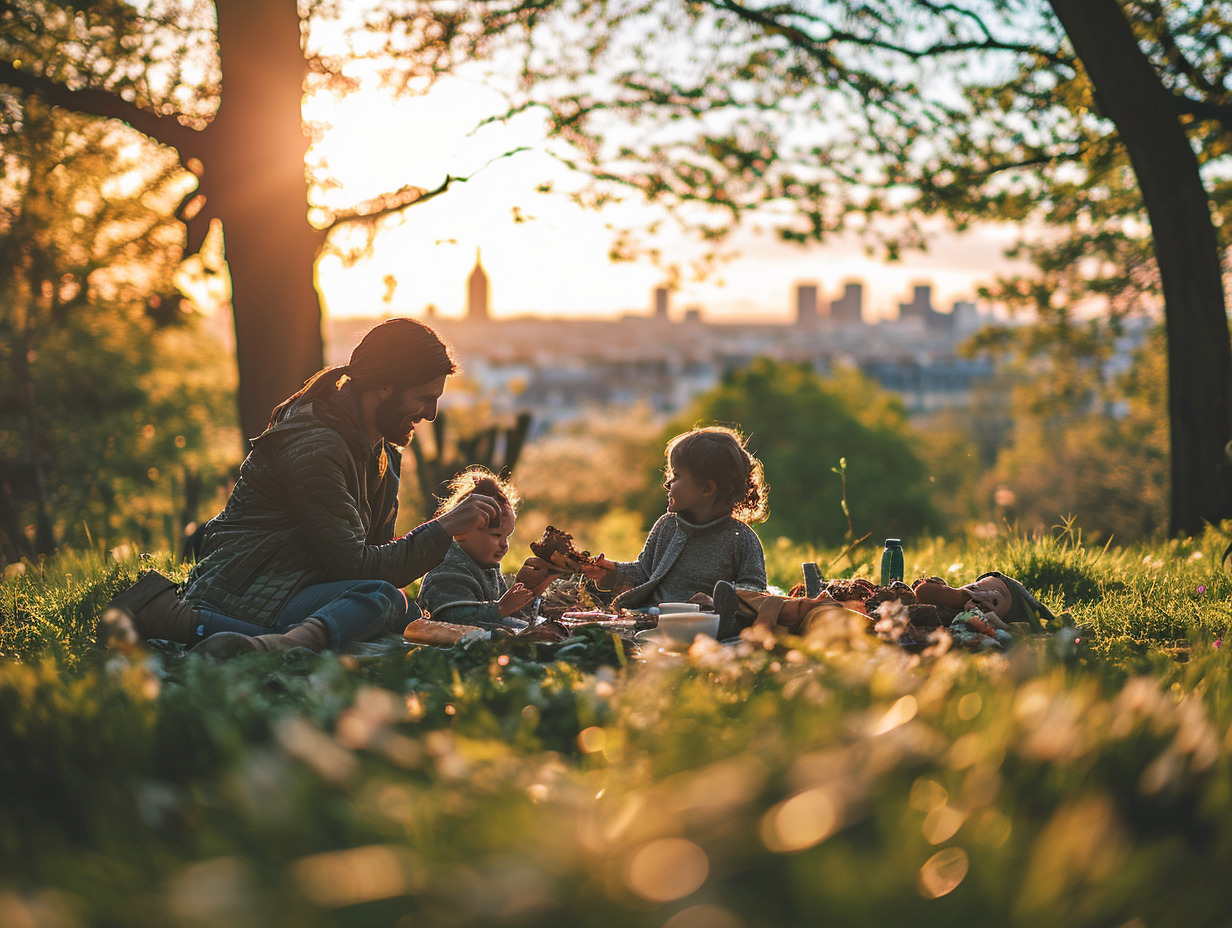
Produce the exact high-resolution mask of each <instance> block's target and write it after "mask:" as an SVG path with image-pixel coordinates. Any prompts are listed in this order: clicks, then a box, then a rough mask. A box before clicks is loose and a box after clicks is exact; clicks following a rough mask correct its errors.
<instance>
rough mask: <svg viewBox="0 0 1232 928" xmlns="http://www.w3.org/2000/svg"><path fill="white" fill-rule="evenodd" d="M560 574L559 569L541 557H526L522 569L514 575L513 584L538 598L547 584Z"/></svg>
mask: <svg viewBox="0 0 1232 928" xmlns="http://www.w3.org/2000/svg"><path fill="white" fill-rule="evenodd" d="M560 574H561V571H560V568H558V567H556V566H554V565H552V564H550V563H549V562H547V561H545V560H544V559H543V558H541V557H533V556H532V557H528V558H527V559H526V560H525V561H523V562H522V567H521V568H520V569H519V570H518V572H517V574H515V575H514V578H513V579H514V582H515V583H516V584H521V585H522V586H524V587H526V588H527V589H528V590H530V591H531V593H532V594H534V595H535V596H538V595H539V594H540V593H542V592H543V591H544V590H546V589H547V588H548V584H549V583H551V582H552V580H553V579H554V578H556V577H559V576H560Z"/></svg>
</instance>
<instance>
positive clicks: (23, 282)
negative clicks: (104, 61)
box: [0, 105, 235, 561]
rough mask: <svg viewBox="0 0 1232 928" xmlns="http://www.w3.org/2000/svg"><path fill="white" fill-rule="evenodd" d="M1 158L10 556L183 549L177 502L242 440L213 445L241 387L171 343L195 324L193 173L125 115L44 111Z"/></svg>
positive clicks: (2, 442)
mask: <svg viewBox="0 0 1232 928" xmlns="http://www.w3.org/2000/svg"><path fill="white" fill-rule="evenodd" d="M4 167H5V176H4V178H3V181H2V182H0V191H3V196H2V197H0V561H16V560H18V559H20V558H21V557H24V556H29V555H42V554H49V553H51V552H52V551H53V550H54V549H55V548H56V547H57V546H58V545H59V544H61V543H62V542H63V541H64V540H66V539H72V540H73V541H75V542H77V543H78V544H83V543H87V542H89V541H91V540H93V541H104V540H115V539H117V538H127V539H135V540H140V541H142V542H143V543H145V544H149V543H150V542H151V541H153V540H155V539H157V541H158V542H159V543H160V546H161V545H165V544H167V543H168V542H172V543H174V541H175V540H176V539H177V537H178V535H179V529H180V525H179V524H178V522H179V519H180V518H181V516H182V513H181V512H177V511H175V510H174V509H173V506H175V507H177V508H179V509H180V510H185V509H191V508H192V507H191V505H190V500H189V496H190V495H191V494H192V493H194V492H195V493H200V492H203V491H204V489H205V485H206V484H211V485H212V484H214V483H216V482H217V478H218V477H219V475H221V474H223V473H225V472H226V471H227V469H228V468H229V466H230V465H231V464H232V463H233V462H232V460H231V459H232V457H233V454H234V450H235V445H234V443H233V442H232V441H222V442H220V441H219V440H218V438H219V436H220V435H225V434H226V429H227V426H228V425H229V424H230V421H231V417H230V416H229V415H227V411H226V401H227V400H228V399H229V398H230V396H231V393H230V388H231V387H232V384H231V382H230V380H229V379H228V378H227V377H226V376H221V377H220V376H219V373H218V372H217V371H216V370H215V371H208V372H207V373H205V374H204V375H200V373H199V372H200V371H201V370H202V368H207V369H208V367H209V366H211V365H213V366H217V365H218V364H219V363H220V362H221V352H218V353H215V352H212V351H211V350H210V346H209V342H208V340H205V339H202V338H200V337H199V336H198V337H195V338H192V337H189V338H181V337H177V333H178V332H181V331H182V332H191V330H192V322H191V320H190V319H189V318H188V317H186V316H185V314H184V313H182V312H181V310H180V300H179V297H178V294H177V293H176V291H175V287H174V285H173V282H172V281H173V277H174V274H175V272H176V268H177V261H178V258H179V250H178V248H176V247H174V243H175V240H176V239H177V238H178V230H177V228H176V225H175V222H174V219H173V210H174V205H175V203H176V202H177V200H178V199H179V198H180V196H181V195H182V193H183V190H184V186H185V177H184V175H183V172H182V171H180V170H179V169H178V166H177V165H176V163H175V158H174V157H173V156H170V155H169V154H168V153H165V152H164V153H163V157H161V158H154V159H150V158H149V157H148V152H147V151H146V150H145V147H144V146H143V145H142V144H141V142H140V140H139V138H138V137H137V134H136V133H134V132H133V131H132V130H130V129H128V128H126V127H124V126H120V125H118V124H115V123H105V122H100V121H99V120H91V119H83V118H81V117H76V116H73V115H71V114H67V113H63V112H52V111H49V110H47V109H46V108H44V107H42V106H39V105H31V106H28V107H27V108H26V111H25V113H24V118H23V120H22V123H21V126H20V128H19V129H15V130H14V131H12V132H10V133H9V134H8V135H7V136H6V137H5V160H4ZM194 374H197V376H195V377H194ZM173 483H174V484H175V485H176V486H175V489H174V490H172V489H171V485H172V484H173ZM173 498H174V499H173ZM193 517H195V514H191V513H190V514H189V515H188V516H187V518H193Z"/></svg>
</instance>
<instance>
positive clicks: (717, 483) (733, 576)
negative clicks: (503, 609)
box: [582, 426, 768, 609]
mask: <svg viewBox="0 0 1232 928" xmlns="http://www.w3.org/2000/svg"><path fill="white" fill-rule="evenodd" d="M666 457H667V480H666V481H665V483H664V487H665V488H666V489H667V512H666V513H664V514H663V515H662V516H661V517H660V518H659V520H658V521H657V522H655V524H654V527H653V528H652V529H651V530H650V535H649V536H647V538H646V544H645V545H644V546H643V547H642V553H641V554H639V555H638V558H637V560H636V561H628V562H615V561H611V560H608V559H607V558H605V557H603V556H602V555H600V557H599V558H598V559H597V563H596V564H595V565H594V566H590V567H586V568H583V571H582V572H583V573H584V574H585V575H586V576H587V578H588V579H590V580H592V581H593V582H594V583H595V584H596V585H597V586H598V587H599V589H600V590H604V591H611V592H613V593H616V594H617V595H616V597H615V598H614V599H613V600H612V606H613V607H616V608H619V607H624V608H631V609H632V608H640V607H646V606H655V605H658V604H659V603H664V602H695V603H700V604H701V605H702V606H703V607H705V608H710V607H711V606H712V605H713V601H712V598H711V594H712V591H713V590H714V589H715V587H716V585H717V584H719V583H721V582H722V583H726V584H730V585H731V586H735V587H739V588H743V589H751V590H761V591H764V590H765V589H766V556H765V552H764V551H763V550H762V547H761V540H760V539H759V538H758V537H757V533H756V532H754V531H753V529H751V528H750V527H749V525H748V523H749V522H751V521H761V520H762V519H765V517H766V511H767V491H768V487H767V486H766V483H765V478H764V475H763V473H762V465H761V462H760V461H759V460H757V458H756V457H754V456H753V455H752V454H750V453H749V452H748V451H747V450H745V447H744V440H743V438H742V437H741V435H740V434H739V433H738V432H736V431H735V430H733V429H729V428H723V427H720V426H711V427H708V428H696V429H693V430H692V431H689V432H685V433H684V434H682V435H677V436H676V437H675V438H673V439H672V440H671V441H670V442H668V444H667V451H666Z"/></svg>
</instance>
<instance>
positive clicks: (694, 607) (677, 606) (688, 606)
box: [659, 603, 702, 615]
mask: <svg viewBox="0 0 1232 928" xmlns="http://www.w3.org/2000/svg"><path fill="white" fill-rule="evenodd" d="M701 611H702V607H701V606H699V605H698V604H697V603H659V615H674V614H675V613H678V612H701Z"/></svg>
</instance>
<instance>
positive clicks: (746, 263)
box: [309, 80, 1014, 321]
mask: <svg viewBox="0 0 1232 928" xmlns="http://www.w3.org/2000/svg"><path fill="white" fill-rule="evenodd" d="M315 106H316V108H315V109H312V107H313V104H311V103H310V104H309V107H310V111H311V112H312V114H313V115H315V116H317V117H321V116H327V118H328V119H329V121H330V122H331V123H332V125H333V130H332V131H331V132H330V133H329V135H328V137H327V138H326V139H325V141H324V142H323V143H322V149H323V151H322V154H323V155H324V156H325V157H326V158H327V159H328V161H329V164H330V168H331V170H332V171H333V173H335V174H336V175H337V176H338V177H339V178H340V179H341V180H342V184H343V189H342V190H341V191H340V192H339V193H338V196H339V197H340V198H341V199H340V200H339V202H342V201H343V200H360V199H364V198H367V197H371V196H375V195H377V194H379V193H381V192H382V191H385V190H392V189H396V188H397V187H399V186H401V185H403V184H406V183H414V184H417V185H419V186H423V187H425V188H431V187H434V186H436V185H437V184H439V183H440V181H441V179H442V178H443V177H444V176H445V174H446V173H449V174H451V175H454V176H461V175H467V174H471V173H472V172H474V176H473V177H472V179H471V180H469V181H467V182H466V183H459V184H455V185H454V186H453V187H452V188H451V189H450V190H449V191H448V192H447V193H446V194H445V195H443V196H441V197H438V198H436V199H434V200H432V201H430V202H427V203H424V204H422V205H419V206H416V207H414V208H412V209H410V210H408V211H407V212H406V214H405V221H404V222H403V223H402V224H401V225H400V226H398V227H397V228H394V229H391V230H389V231H386V232H383V233H382V234H381V235H380V237H379V239H378V241H377V246H376V249H375V252H374V254H373V255H372V257H371V258H370V259H367V260H365V261H362V262H360V263H359V264H356V265H355V266H353V267H349V268H348V267H344V266H343V265H342V263H341V262H340V261H338V260H337V259H335V258H330V257H327V258H325V259H323V260H322V262H321V265H320V267H319V271H318V274H319V283H320V287H321V290H322V291H323V294H324V301H325V305H326V311H327V312H328V313H329V314H331V315H338V316H341V315H357V314H358V315H383V314H386V313H405V314H413V315H417V314H419V313H422V312H423V310H424V307H425V306H426V305H428V304H432V305H434V306H435V307H436V308H437V310H438V312H439V313H440V314H441V315H444V316H451V315H459V314H461V313H462V311H463V308H464V305H465V303H464V301H465V283H466V278H467V275H468V274H469V273H470V271H471V268H472V267H473V266H474V262H475V254H476V250H477V249H480V250H481V251H482V256H483V265H484V268H485V269H486V270H487V272H488V276H489V278H490V279H491V282H492V313H493V315H494V316H496V317H497V318H499V317H501V316H509V315H518V314H524V313H540V314H544V315H559V316H580V315H592V316H611V315H616V314H619V313H621V312H629V311H632V312H645V311H648V310H649V307H650V305H651V292H652V290H653V289H654V288H655V287H656V286H657V285H659V284H660V283H661V282H662V281H663V274H662V272H661V271H660V270H659V269H658V268H656V267H654V266H652V265H651V264H650V263H649V262H638V263H620V264H613V263H612V262H611V261H609V259H608V251H609V246H610V244H611V241H612V233H611V231H610V230H609V229H608V228H607V227H606V224H607V223H609V222H615V223H620V224H626V223H629V222H636V221H637V220H638V219H639V218H646V217H648V216H649V214H648V213H645V212H644V211H643V208H640V207H636V206H633V205H630V206H628V207H625V208H623V210H622V211H621V212H604V213H595V212H590V211H584V210H582V209H581V208H579V207H577V206H575V205H573V204H572V203H571V202H570V201H569V200H568V199H567V197H566V196H564V194H550V195H542V194H538V193H536V192H535V190H534V188H535V186H536V185H537V184H538V183H539V182H541V181H543V180H545V179H549V178H550V179H552V180H553V181H554V182H555V183H556V184H557V186H558V188H564V187H567V185H568V184H569V183H570V180H569V178H568V176H567V174H566V173H565V172H564V170H563V169H562V168H560V167H559V166H558V165H557V164H556V163H555V162H554V161H553V160H552V159H551V158H549V157H548V156H547V155H545V154H543V153H542V139H543V134H542V128H541V124H540V122H539V120H538V119H537V118H536V117H535V116H534V115H533V114H530V115H526V116H523V117H521V118H520V120H519V121H518V122H517V123H514V124H508V125H498V126H493V127H490V128H486V129H483V130H480V131H479V132H478V133H477V134H473V135H472V134H470V129H471V127H472V126H474V125H475V123H476V122H477V121H478V119H479V118H481V117H482V116H483V115H484V114H485V113H487V112H491V111H493V110H494V109H495V108H496V107H497V106H498V101H497V100H496V99H495V95H493V94H491V93H490V92H488V91H486V90H485V89H484V88H482V87H478V86H476V85H474V84H469V83H466V82H464V81H460V80H451V81H449V82H448V83H446V84H444V85H442V86H441V87H439V88H438V89H437V90H435V91H433V93H432V94H431V95H429V96H428V97H426V98H418V99H403V100H391V99H390V98H389V97H387V96H385V95H383V94H379V93H365V94H358V95H355V96H354V97H352V98H350V99H349V100H348V101H347V102H345V103H344V104H342V105H341V106H332V105H331V104H330V102H329V101H318V103H317V104H316V105H315ZM517 146H527V147H529V148H531V149H532V150H530V151H525V152H521V153H518V154H516V155H513V156H511V157H508V158H501V157H499V156H500V154H501V153H502V152H505V151H507V150H509V149H511V148H513V147H517ZM493 159H495V160H493ZM515 210H516V211H518V213H519V214H520V216H521V217H522V219H523V221H520V222H519V221H516V220H515ZM1013 237H1014V230H1013V229H1010V228H1005V227H1002V228H985V229H982V230H979V231H978V232H973V233H969V234H966V235H964V236H962V237H955V236H952V235H949V234H945V233H942V232H941V231H940V230H939V232H938V236H937V238H936V239H935V241H934V244H933V246H932V248H931V249H930V252H929V253H928V254H909V255H908V256H907V257H906V259H905V260H903V261H901V262H898V263H897V264H892V265H891V264H885V263H884V262H879V261H876V260H873V259H870V258H869V257H867V256H866V255H865V254H864V252H863V250H862V247H861V245H860V243H858V242H856V241H854V240H852V241H834V242H832V243H828V244H827V245H824V246H811V247H809V248H802V247H800V246H794V245H790V246H789V245H784V244H781V243H779V242H777V241H776V240H775V238H774V237H773V236H772V235H771V234H770V233H761V234H757V233H755V232H753V231H752V230H741V231H740V232H738V233H737V235H736V237H735V238H734V239H733V240H732V242H731V247H733V248H735V249H736V250H738V251H739V253H740V257H739V258H738V259H737V260H735V261H734V262H731V263H728V264H726V265H724V266H723V267H722V268H721V269H720V271H719V273H718V274H717V275H715V276H714V277H713V278H712V279H709V280H706V281H704V282H693V281H689V280H686V281H685V282H684V284H683V285H682V287H681V289H680V290H679V291H677V292H676V293H675V294H674V295H673V297H672V310H673V313H674V314H681V313H683V311H684V309H685V308H687V307H691V306H699V307H701V309H702V311H703V313H704V315H705V316H706V317H707V318H710V319H713V320H733V319H736V318H760V319H764V320H767V321H769V320H773V319H787V318H789V317H790V316H791V314H792V312H793V306H794V304H793V300H794V295H793V294H794V287H795V284H797V283H799V282H805V281H807V282H811V283H816V284H818V286H819V296H820V298H821V299H823V300H829V299H833V298H834V297H837V296H838V295H840V293H841V292H842V286H843V284H844V282H846V281H848V280H854V279H860V280H862V281H863V282H864V284H865V313H866V315H867V316H870V317H872V318H878V317H893V316H895V315H896V314H897V304H898V303H899V302H906V301H908V300H910V298H911V289H912V286H913V285H915V284H917V283H929V284H931V285H932V287H933V303H934V306H935V307H936V308H938V309H940V310H942V311H946V310H948V309H949V308H950V306H951V305H952V303H953V301H954V300H956V299H973V298H974V296H975V287H976V286H977V285H978V284H979V283H980V282H984V281H989V280H990V279H991V278H992V276H993V275H994V274H995V273H997V272H998V271H1004V270H1006V269H1008V268H1009V267H1010V265H1009V263H1008V262H1007V261H1006V259H1005V258H1004V257H1003V254H1002V253H1003V250H1004V249H1005V247H1006V246H1007V245H1009V244H1010V242H1012V240H1013ZM656 244H657V245H658V246H659V247H661V248H662V250H663V252H664V254H665V255H666V256H668V257H669V258H672V259H676V260H679V261H680V262H681V263H682V264H686V265H687V264H688V260H689V256H690V254H691V253H692V252H696V251H697V250H698V246H696V245H695V244H693V243H691V242H689V241H687V240H685V239H684V238H682V237H680V236H679V235H674V236H667V235H664V236H661V237H660V238H659V239H657V240H656Z"/></svg>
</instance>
